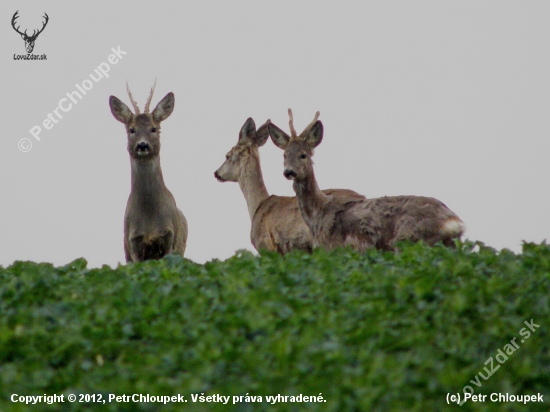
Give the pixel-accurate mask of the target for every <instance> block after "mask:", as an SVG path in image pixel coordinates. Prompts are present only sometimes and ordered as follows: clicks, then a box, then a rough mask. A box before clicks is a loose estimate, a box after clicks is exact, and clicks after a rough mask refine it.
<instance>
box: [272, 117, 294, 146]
mask: <svg viewBox="0 0 550 412" xmlns="http://www.w3.org/2000/svg"><path fill="white" fill-rule="evenodd" d="M267 129H268V130H269V136H270V137H271V140H273V143H274V144H275V146H277V147H278V148H279V149H283V150H285V147H286V145H287V144H288V142H289V141H290V136H289V135H287V134H286V133H285V132H283V131H282V130H281V129H279V128H278V127H277V126H275V125H274V124H273V123H271V122H270V123H269V124H268V125H267Z"/></svg>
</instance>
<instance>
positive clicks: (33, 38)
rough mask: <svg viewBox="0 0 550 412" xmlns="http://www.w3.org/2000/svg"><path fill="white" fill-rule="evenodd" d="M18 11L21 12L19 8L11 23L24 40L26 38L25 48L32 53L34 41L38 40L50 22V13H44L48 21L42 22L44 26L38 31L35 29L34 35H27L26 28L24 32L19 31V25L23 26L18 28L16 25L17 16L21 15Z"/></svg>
mask: <svg viewBox="0 0 550 412" xmlns="http://www.w3.org/2000/svg"><path fill="white" fill-rule="evenodd" d="M17 13H19V10H17V11H16V12H15V13H14V15H13V17H12V19H11V25H12V27H13V29H14V30H15V31H16V32H17V33H19V34H20V35H21V38H22V39H23V40H25V48H26V49H27V53H32V51H33V49H34V42H35V41H36V38H37V37H38V35H39V34H40V33H42V31H44V28H45V27H46V25H47V24H48V20H49V19H50V18H49V17H48V15H47V14H46V13H44V18H45V19H46V21H45V22H44V23H42V28H41V29H40V30H38V32H37V31H36V30H34V31H33V33H32V35H31V36H28V35H27V30H25V32H24V33H21V32H20V31H19V27H21V26H17V28H16V27H15V20H17V18H18V17H19V16H18V15H17Z"/></svg>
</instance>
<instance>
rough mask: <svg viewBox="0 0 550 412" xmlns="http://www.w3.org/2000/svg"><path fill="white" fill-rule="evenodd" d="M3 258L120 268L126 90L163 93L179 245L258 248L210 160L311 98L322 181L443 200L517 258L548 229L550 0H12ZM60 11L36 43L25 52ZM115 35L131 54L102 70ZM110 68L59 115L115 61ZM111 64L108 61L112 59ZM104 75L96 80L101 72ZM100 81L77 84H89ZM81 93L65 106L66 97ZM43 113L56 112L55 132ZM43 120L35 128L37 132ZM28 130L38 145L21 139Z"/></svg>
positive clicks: (216, 250)
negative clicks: (319, 125) (31, 37)
mask: <svg viewBox="0 0 550 412" xmlns="http://www.w3.org/2000/svg"><path fill="white" fill-rule="evenodd" d="M0 7H1V14H2V15H1V17H2V18H1V19H0V21H1V22H2V24H1V25H0V30H1V37H2V43H1V44H2V47H1V54H2V56H1V58H2V63H1V64H2V71H1V72H2V76H1V77H0V82H1V84H2V93H1V95H0V102H1V104H2V113H3V114H4V116H3V127H4V138H3V143H4V145H3V149H4V154H5V156H3V157H2V160H1V161H0V168H1V170H0V174H1V176H2V178H1V182H2V183H1V184H0V193H1V196H2V198H1V199H2V202H1V203H0V204H1V206H0V207H1V214H0V219H1V222H0V264H1V265H3V266H7V265H10V264H12V262H13V261H14V260H32V261H45V262H52V263H54V264H55V265H62V264H66V263H68V262H70V261H72V260H74V259H76V258H79V257H82V256H83V257H85V258H86V259H87V260H88V262H89V264H90V266H101V265H102V264H108V265H111V266H113V265H117V263H118V262H124V251H123V216H124V210H125V207H126V200H127V198H128V194H129V191H130V162H129V158H128V153H127V151H126V132H125V129H124V126H123V125H122V124H121V123H119V122H118V121H116V120H115V119H114V118H113V117H112V115H111V112H110V110H109V105H108V98H109V96H110V95H115V96H117V97H118V98H120V99H121V100H122V101H124V102H125V103H126V104H127V105H129V106H130V101H129V99H128V96H127V94H126V89H125V83H126V80H128V82H129V84H130V87H131V89H132V92H133V95H134V98H135V99H136V100H137V102H138V104H139V105H140V106H141V107H143V104H144V103H145V100H146V98H147V96H148V93H149V88H150V87H151V85H152V84H153V81H154V80H155V78H156V79H157V87H156V91H155V96H154V97H153V102H152V107H154V106H155V105H156V104H157V103H158V101H159V100H160V99H162V97H164V96H165V95H166V94H167V93H168V92H174V94H175V98H176V104H175V109H174V112H173V113H172V115H171V117H170V118H168V119H167V120H165V121H164V122H163V124H162V135H161V141H162V149H161V163H162V170H163V173H164V179H165V182H166V185H167V187H168V188H169V189H170V191H171V192H172V193H173V194H174V196H175V198H176V202H177V205H178V207H179V208H180V209H181V210H182V211H183V213H184V214H185V216H186V218H187V221H188V223H189V238H188V243H187V250H186V257H188V258H189V259H192V260H194V261H196V262H200V263H202V262H205V261H208V260H211V259H213V258H218V259H226V258H227V257H229V256H231V255H232V254H233V253H234V252H235V251H236V250H238V249H243V248H244V249H249V250H254V249H253V246H252V244H251V243H250V219H249V216H248V211H247V207H246V203H245V200H244V197H243V195H242V193H241V191H240V189H239V186H238V184H236V183H219V182H218V181H216V180H215V178H214V176H213V173H214V171H215V170H216V169H217V168H218V167H219V166H220V165H221V164H222V163H223V161H224V157H225V154H226V152H227V151H228V150H229V149H230V148H231V147H232V146H233V145H234V144H235V143H236V142H237V137H238V132H239V130H240V128H241V126H242V125H243V123H244V122H245V121H246V119H247V118H248V117H252V118H254V120H255V121H256V124H257V125H260V124H262V123H263V122H265V121H266V120H267V119H268V118H270V119H271V120H272V121H273V123H275V124H276V125H278V126H279V127H281V128H282V129H283V130H287V131H288V117H287V109H288V108H289V107H290V108H292V109H293V112H294V118H295V125H296V129H297V130H298V131H299V132H300V131H301V130H302V129H303V128H304V127H305V126H306V125H307V124H308V123H309V122H310V121H311V120H312V119H313V116H314V114H315V112H316V111H317V110H319V111H320V112H321V116H320V120H322V122H323V125H324V130H325V134H324V139H323V142H322V144H321V145H320V146H319V147H318V148H317V150H316V154H315V158H314V160H315V164H316V166H315V167H316V169H315V171H316V176H317V180H318V183H319V185H320V187H321V188H349V189H354V190H356V191H357V192H359V193H362V194H364V195H365V196H367V197H379V196H384V195H423V196H431V197H435V198H438V199H440V200H441V201H443V202H444V203H445V204H447V206H449V207H450V208H451V209H452V210H453V211H454V212H455V213H457V214H458V215H459V216H460V217H461V218H462V219H463V220H464V221H465V222H466V225H467V232H466V236H465V237H466V238H469V239H472V240H481V241H483V242H485V243H486V244H488V245H490V246H492V247H495V248H497V249H501V248H509V249H511V250H513V251H516V252H519V251H520V250H521V242H522V240H527V241H533V242H541V241H542V240H543V239H545V238H548V237H549V236H550V213H549V203H550V202H549V201H550V194H549V192H550V189H549V184H548V180H549V176H550V162H549V157H550V116H549V114H550V58H549V53H550V25H549V24H548V21H549V19H550V3H549V2H547V1H536V2H535V1H523V2H519V1H503V0H498V1H483V2H480V1H477V0H476V1H462V0H461V1H453V2H451V1H446V2H442V1H421V2H418V1H409V0H407V1H384V2H381V1H376V2H375V1H354V2H341V1H339V2H336V1H332V2H327V1H277V2H261V1H231V2H221V1H217V2H214V1H186V2H180V3H176V2H163V1H157V2H148V3H139V6H137V5H136V3H135V2H114V1H109V2H107V1H96V2H88V3H86V2H84V3H83V2H40V3H37V2H30V1H27V2H24V1H4V2H2V6H0ZM16 10H19V16H20V17H19V19H18V25H20V26H21V30H24V29H25V28H28V31H27V32H28V33H29V34H30V33H32V31H33V30H34V29H38V28H40V27H41V26H42V21H43V19H42V16H43V13H44V12H46V13H47V14H48V16H49V22H48V25H47V26H46V28H45V29H44V31H43V32H42V33H41V34H40V35H39V37H38V38H37V40H36V44H35V49H34V51H33V54H36V55H42V54H46V56H47V60H43V61H23V60H14V55H26V51H25V44H24V41H23V40H22V39H21V36H20V35H18V34H17V33H16V32H15V31H14V30H13V28H12V27H11V24H10V21H11V18H12V16H13V14H14V13H15V11H16ZM112 48H115V49H117V48H120V50H121V51H123V52H125V53H126V54H124V55H121V56H122V58H121V59H119V60H118V62H117V63H116V64H110V63H108V56H109V55H110V54H111V53H112V51H111V49H112ZM104 62H105V63H107V64H109V66H110V68H109V72H108V73H107V74H108V76H109V77H105V76H104V77H103V78H101V79H99V81H98V82H97V83H95V82H93V81H92V83H91V84H92V88H91V89H90V90H88V91H87V92H86V95H83V97H82V100H79V101H78V103H77V104H73V106H72V108H71V109H70V110H68V111H67V112H62V111H61V110H58V113H60V114H61V115H62V119H59V118H57V117H54V116H55V115H54V114H53V111H54V110H55V109H56V108H57V107H58V104H59V101H60V99H63V98H65V97H67V96H66V94H67V93H70V92H72V91H74V90H77V88H76V87H75V85H76V84H78V85H80V87H82V85H83V82H85V80H86V79H88V80H90V77H89V75H90V74H94V70H95V69H96V68H97V67H98V66H100V65H101V64H102V63H104ZM103 67H104V68H105V66H103ZM96 77H97V76H96ZM87 84H88V83H87V82H86V84H85V85H84V86H86V85H87ZM68 103H70V101H65V102H64V105H65V106H64V107H65V108H66V107H67V104H68ZM48 113H52V117H53V118H54V119H56V120H57V123H55V124H53V127H51V129H50V130H47V129H45V127H44V126H43V122H44V120H45V119H47V116H48ZM35 125H39V126H40V127H41V129H42V131H41V132H40V134H39V138H40V141H38V140H36V139H35V138H34V137H33V136H32V135H31V134H30V133H29V130H31V128H33V127H34V126H35ZM21 139H28V140H27V141H23V143H22V146H23V148H25V147H28V143H29V142H30V143H32V148H31V150H30V151H28V152H25V153H23V152H22V151H20V150H19V142H20V141H21ZM282 154H283V153H282V151H281V150H280V149H278V148H276V147H275V146H274V145H273V143H272V142H271V141H268V142H267V144H266V145H265V146H264V147H262V149H261V158H262V166H263V174H264V178H265V181H266V185H267V188H268V191H269V192H270V193H272V194H279V195H294V192H293V190H292V182H289V181H287V180H286V179H285V178H284V177H283V174H282V172H283V158H282Z"/></svg>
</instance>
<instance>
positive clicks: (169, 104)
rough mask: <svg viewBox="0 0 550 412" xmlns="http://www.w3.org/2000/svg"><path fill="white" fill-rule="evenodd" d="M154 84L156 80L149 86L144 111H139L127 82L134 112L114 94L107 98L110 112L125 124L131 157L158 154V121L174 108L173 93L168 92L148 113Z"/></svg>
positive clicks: (143, 157)
mask: <svg viewBox="0 0 550 412" xmlns="http://www.w3.org/2000/svg"><path fill="white" fill-rule="evenodd" d="M155 85H156V81H155V84H154V85H153V87H152V88H151V93H150V94H149V98H148V99H147V103H145V110H144V111H145V113H140V111H139V107H138V105H137V103H136V102H135V100H134V98H133V97H132V93H131V92H130V88H129V87H128V83H126V90H127V91H128V96H129V97H130V101H131V102H132V106H133V107H134V111H135V113H132V112H131V111H130V109H129V108H128V106H126V105H125V104H124V103H123V102H122V101H120V100H119V99H118V98H116V97H115V96H111V97H110V98H109V106H110V107H111V113H112V114H113V116H114V117H115V119H117V120H118V121H119V122H121V123H123V124H124V125H125V126H126V133H127V135H128V153H130V157H132V158H133V159H137V160H141V159H150V158H153V157H156V156H158V154H159V153H160V123H161V122H162V121H163V120H165V119H167V118H168V117H169V116H170V115H171V114H172V111H173V110H174V102H175V99H174V93H172V92H170V93H168V94H167V95H166V96H165V97H164V98H163V99H162V100H161V101H160V102H159V103H158V104H157V107H155V109H154V110H153V112H152V113H149V105H150V104H151V99H152V98H153V92H154V90H155Z"/></svg>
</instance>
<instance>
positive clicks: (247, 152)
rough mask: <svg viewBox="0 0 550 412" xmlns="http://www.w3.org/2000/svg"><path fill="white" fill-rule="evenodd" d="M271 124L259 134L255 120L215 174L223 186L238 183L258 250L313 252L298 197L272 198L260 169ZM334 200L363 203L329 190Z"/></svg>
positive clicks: (347, 193)
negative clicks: (349, 200)
mask: <svg viewBox="0 0 550 412" xmlns="http://www.w3.org/2000/svg"><path fill="white" fill-rule="evenodd" d="M269 123H270V121H269V120H268V121H267V122H266V123H265V124H264V125H262V126H260V128H259V129H258V130H257V131H256V125H255V124H254V120H252V118H249V119H248V120H247V121H246V122H245V124H244V125H243V127H242V129H241V131H240V133H239V139H238V142H237V144H236V145H235V146H234V147H233V148H232V149H231V150H230V151H229V152H228V153H227V155H226V156H225V159H226V160H225V162H224V163H223V164H222V165H221V166H220V168H219V169H218V170H216V172H215V173H214V176H215V177H216V179H218V181H220V182H238V183H239V186H240V187H241V190H242V192H243V194H244V197H245V199H246V204H247V206H248V214H249V215H250V220H251V223H252V227H251V229H250V240H251V242H252V244H253V245H254V247H255V248H256V250H258V251H260V250H262V249H266V250H269V251H274V252H279V253H281V254H284V253H288V252H290V251H291V250H292V249H301V250H306V251H311V250H312V248H311V235H310V233H309V229H308V227H307V226H306V224H305V222H304V219H303V218H302V216H301V214H300V209H299V207H298V201H297V199H296V197H287V196H275V195H271V196H270V195H269V193H268V192H267V189H266V187H265V184H264V179H263V175H262V169H261V167H260V153H259V148H260V147H261V146H263V145H264V144H265V142H266V141H267V138H268V137H269V133H268V130H267V128H268V125H269ZM324 193H325V194H327V195H332V196H334V197H340V196H345V197H346V198H358V199H364V196H361V195H359V194H357V193H355V192H354V191H352V190H341V189H330V190H325V191H324Z"/></svg>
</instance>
